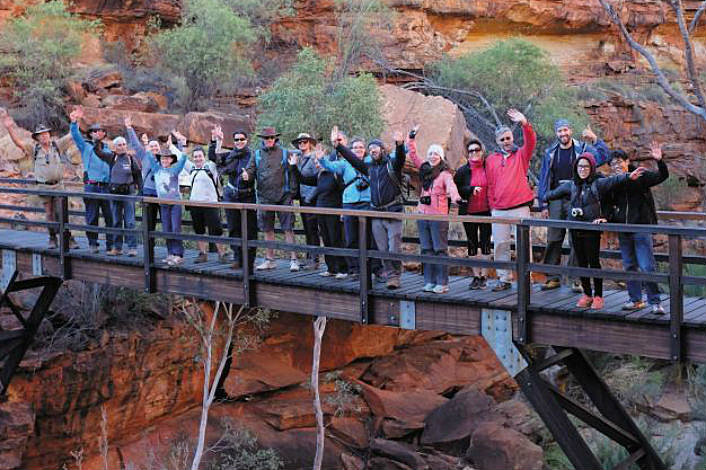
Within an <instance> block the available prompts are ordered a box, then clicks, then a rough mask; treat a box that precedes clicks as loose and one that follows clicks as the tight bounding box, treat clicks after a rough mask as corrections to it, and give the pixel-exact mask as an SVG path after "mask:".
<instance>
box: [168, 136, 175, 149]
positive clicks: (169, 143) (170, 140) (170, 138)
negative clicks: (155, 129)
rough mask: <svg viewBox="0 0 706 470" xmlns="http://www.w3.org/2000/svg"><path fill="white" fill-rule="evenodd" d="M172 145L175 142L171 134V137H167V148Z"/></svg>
mask: <svg viewBox="0 0 706 470" xmlns="http://www.w3.org/2000/svg"><path fill="white" fill-rule="evenodd" d="M172 145H174V143H173V142H172V135H171V134H169V137H167V148H169V147H171V146H172Z"/></svg>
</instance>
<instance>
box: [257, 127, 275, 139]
mask: <svg viewBox="0 0 706 470" xmlns="http://www.w3.org/2000/svg"><path fill="white" fill-rule="evenodd" d="M280 135H281V134H280V133H279V132H277V131H276V130H275V128H274V127H265V128H264V129H262V131H260V133H259V134H257V136H258V137H261V138H265V137H279V136H280Z"/></svg>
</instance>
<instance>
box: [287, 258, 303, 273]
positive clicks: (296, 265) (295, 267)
mask: <svg viewBox="0 0 706 470" xmlns="http://www.w3.org/2000/svg"><path fill="white" fill-rule="evenodd" d="M300 269H301V267H300V266H299V262H298V261H297V260H292V261H290V262H289V270H290V271H291V272H293V273H296V272H299V270H300Z"/></svg>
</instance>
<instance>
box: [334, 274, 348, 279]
mask: <svg viewBox="0 0 706 470" xmlns="http://www.w3.org/2000/svg"><path fill="white" fill-rule="evenodd" d="M347 277H348V273H338V274H336V279H345V278H347Z"/></svg>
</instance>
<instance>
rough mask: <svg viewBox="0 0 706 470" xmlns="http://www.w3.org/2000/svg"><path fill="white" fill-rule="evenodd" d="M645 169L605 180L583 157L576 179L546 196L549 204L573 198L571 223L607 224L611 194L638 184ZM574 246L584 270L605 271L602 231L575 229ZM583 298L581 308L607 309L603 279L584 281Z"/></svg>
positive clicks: (589, 157) (576, 166)
mask: <svg viewBox="0 0 706 470" xmlns="http://www.w3.org/2000/svg"><path fill="white" fill-rule="evenodd" d="M644 170H645V169H644V168H641V169H637V170H635V171H633V172H632V173H630V174H629V175H628V174H620V175H615V176H611V177H607V178H603V177H601V176H600V175H598V173H597V172H596V160H595V158H593V154H591V153H588V152H586V153H582V154H581V155H579V157H578V158H577V159H576V161H575V162H574V170H573V175H572V179H571V180H569V181H566V182H564V183H562V184H561V185H560V186H559V187H558V188H556V189H553V190H550V191H549V192H547V193H546V196H545V198H546V199H545V200H546V201H553V200H557V199H562V198H567V197H568V198H569V201H570V204H571V210H570V212H569V219H568V220H570V221H577V222H592V223H596V224H598V223H601V222H605V221H606V219H605V213H604V209H603V207H602V206H603V205H604V204H605V201H606V198H607V197H608V196H609V195H610V193H611V192H612V191H614V190H616V189H618V188H621V187H624V186H626V185H627V182H628V178H629V179H631V180H636V179H638V178H640V176H641V175H642V173H643V172H644ZM569 232H570V236H571V243H572V244H573V246H574V250H575V251H576V261H577V262H578V265H579V266H580V267H582V268H588V267H590V268H594V269H600V268H601V261H600V249H601V232H600V231H598V230H581V229H571V230H570V231H569ZM581 286H582V287H583V295H582V296H581V298H580V299H579V301H578V302H577V303H576V306H577V307H580V308H586V307H589V308H591V309H593V310H600V309H602V308H603V305H604V302H603V279H602V278H600V277H596V278H593V286H591V278H589V277H581Z"/></svg>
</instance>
